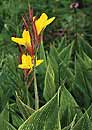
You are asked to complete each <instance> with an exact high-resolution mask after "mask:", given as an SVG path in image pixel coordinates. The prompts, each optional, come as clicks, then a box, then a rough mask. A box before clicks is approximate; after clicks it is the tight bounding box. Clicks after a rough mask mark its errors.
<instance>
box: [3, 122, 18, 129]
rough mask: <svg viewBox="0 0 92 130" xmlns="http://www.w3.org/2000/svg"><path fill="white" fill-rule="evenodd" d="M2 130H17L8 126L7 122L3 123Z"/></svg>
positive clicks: (10, 125)
mask: <svg viewBox="0 0 92 130" xmlns="http://www.w3.org/2000/svg"><path fill="white" fill-rule="evenodd" d="M3 125H4V126H3V130H17V129H16V128H15V127H14V126H13V125H12V124H10V123H9V122H8V121H5V120H4V121H3Z"/></svg>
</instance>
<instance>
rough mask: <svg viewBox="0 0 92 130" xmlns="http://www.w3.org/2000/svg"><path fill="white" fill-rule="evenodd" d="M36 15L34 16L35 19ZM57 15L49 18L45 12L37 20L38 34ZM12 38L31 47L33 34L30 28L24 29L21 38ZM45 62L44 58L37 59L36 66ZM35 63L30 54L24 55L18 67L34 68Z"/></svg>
mask: <svg viewBox="0 0 92 130" xmlns="http://www.w3.org/2000/svg"><path fill="white" fill-rule="evenodd" d="M34 19H35V17H33V21H34ZM54 19H55V17H52V18H50V19H48V16H47V15H46V14H45V13H42V15H41V16H40V18H38V19H37V20H35V27H36V30H37V35H40V34H41V32H42V31H43V30H44V29H45V28H46V26H47V25H49V24H50V23H51V22H52V21H53V20H54ZM11 40H12V41H14V42H15V43H18V44H19V45H23V46H25V47H26V48H30V47H31V40H32V39H31V36H30V32H29V30H26V29H24V31H23V33H22V37H21V38H16V37H11ZM42 62H43V60H36V66H38V65H40V64H41V63H42ZM33 66H34V63H33V58H32V57H31V56H30V55H25V54H23V55H22V64H19V65H18V67H19V68H21V69H31V70H32V68H33Z"/></svg>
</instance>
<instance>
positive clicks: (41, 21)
mask: <svg viewBox="0 0 92 130" xmlns="http://www.w3.org/2000/svg"><path fill="white" fill-rule="evenodd" d="M34 18H35V17H33V20H34ZM54 19H55V17H52V18H50V19H48V16H47V15H46V14H45V13H42V15H41V16H40V18H38V19H37V20H36V21H35V26H36V29H37V33H38V35H39V34H40V33H41V31H42V30H44V29H45V28H46V26H47V25H49V24H50V23H52V21H53V20H54Z"/></svg>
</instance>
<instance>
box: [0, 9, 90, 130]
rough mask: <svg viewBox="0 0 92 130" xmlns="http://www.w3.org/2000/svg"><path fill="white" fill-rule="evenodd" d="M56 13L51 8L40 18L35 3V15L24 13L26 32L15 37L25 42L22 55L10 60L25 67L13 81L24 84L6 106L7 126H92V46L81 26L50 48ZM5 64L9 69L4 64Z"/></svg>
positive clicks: (63, 129)
mask: <svg viewBox="0 0 92 130" xmlns="http://www.w3.org/2000/svg"><path fill="white" fill-rule="evenodd" d="M54 19H55V17H52V18H50V19H48V16H47V15H46V14H45V13H42V15H41V16H40V18H37V17H36V16H33V10H31V9H30V8H29V18H27V19H26V18H24V17H23V23H24V24H23V25H24V28H23V33H22V37H21V38H17V37H11V40H12V41H13V43H17V45H18V47H19V60H18V57H16V58H15V59H17V60H18V62H17V65H15V63H14V62H13V61H15V59H13V58H14V57H13V56H10V57H8V59H7V61H8V62H10V63H12V67H13V71H14V65H15V66H16V67H17V68H18V70H19V72H18V73H16V75H17V76H15V73H14V72H13V74H12V75H10V76H12V77H13V76H15V77H17V78H14V79H15V82H13V84H16V83H17V82H19V84H18V85H19V86H20V84H22V85H21V88H18V86H17V88H16V90H14V94H15V93H16V95H14V94H13V96H14V97H13V96H12V97H11V99H12V100H9V102H8V103H7V104H6V105H5V107H4V109H3V110H2V113H1V115H0V120H1V121H0V128H1V129H2V130H8V129H10V130H87V129H88V130H91V129H92V105H91V98H92V96H91V95H92V87H91V85H92V79H91V77H92V76H91V75H92V67H91V65H92V54H91V53H92V47H91V45H90V44H89V43H87V42H86V40H85V39H84V38H83V37H82V36H80V35H79V34H78V32H76V37H75V39H74V40H73V41H72V42H71V40H70V41H68V42H67V36H66V35H67V34H65V36H64V37H63V38H62V40H61V41H56V43H55V45H56V44H57V46H55V45H51V46H50V49H49V52H45V50H44V46H43V31H44V29H45V28H46V26H47V25H49V24H50V23H51V22H52V21H53V20H54ZM75 26H76V25H75ZM67 43H68V44H67ZM13 45H14V44H13ZM11 61H12V62H11ZM2 63H3V61H2ZM7 64H8V63H7ZM1 65H2V66H3V64H1ZM8 66H9V64H8ZM16 67H15V70H16ZM3 70H4V71H5V72H7V74H8V71H7V70H8V69H7V70H5V68H4V66H3ZM11 70H12V68H11ZM21 70H22V72H23V73H22V74H23V75H22V74H21V75H22V76H19V73H21ZM7 74H6V75H7ZM19 77H22V78H21V80H22V83H21V80H19V79H20V78H19ZM13 84H12V86H13ZM23 86H24V88H23ZM33 87H34V89H33ZM23 92H24V93H23ZM2 95H3V94H2ZM25 97H26V98H25ZM3 98H4V97H3ZM14 99H16V100H14ZM2 119H3V120H2Z"/></svg>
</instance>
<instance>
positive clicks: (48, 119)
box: [18, 94, 61, 130]
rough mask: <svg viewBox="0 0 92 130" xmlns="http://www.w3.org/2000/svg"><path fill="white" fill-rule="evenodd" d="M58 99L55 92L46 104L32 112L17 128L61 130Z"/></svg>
mask: <svg viewBox="0 0 92 130" xmlns="http://www.w3.org/2000/svg"><path fill="white" fill-rule="evenodd" d="M58 101H59V97H58V94H56V95H55V96H54V97H53V98H52V99H51V100H50V101H49V102H48V103H47V104H46V105H44V106H43V107H41V108H40V109H38V110H37V111H36V112H34V113H33V114H32V115H31V116H30V117H29V118H28V119H27V120H26V121H25V122H24V123H23V124H22V125H21V126H20V127H19V129H18V130H61V128H60V124H59V117H58V111H59V103H58Z"/></svg>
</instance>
